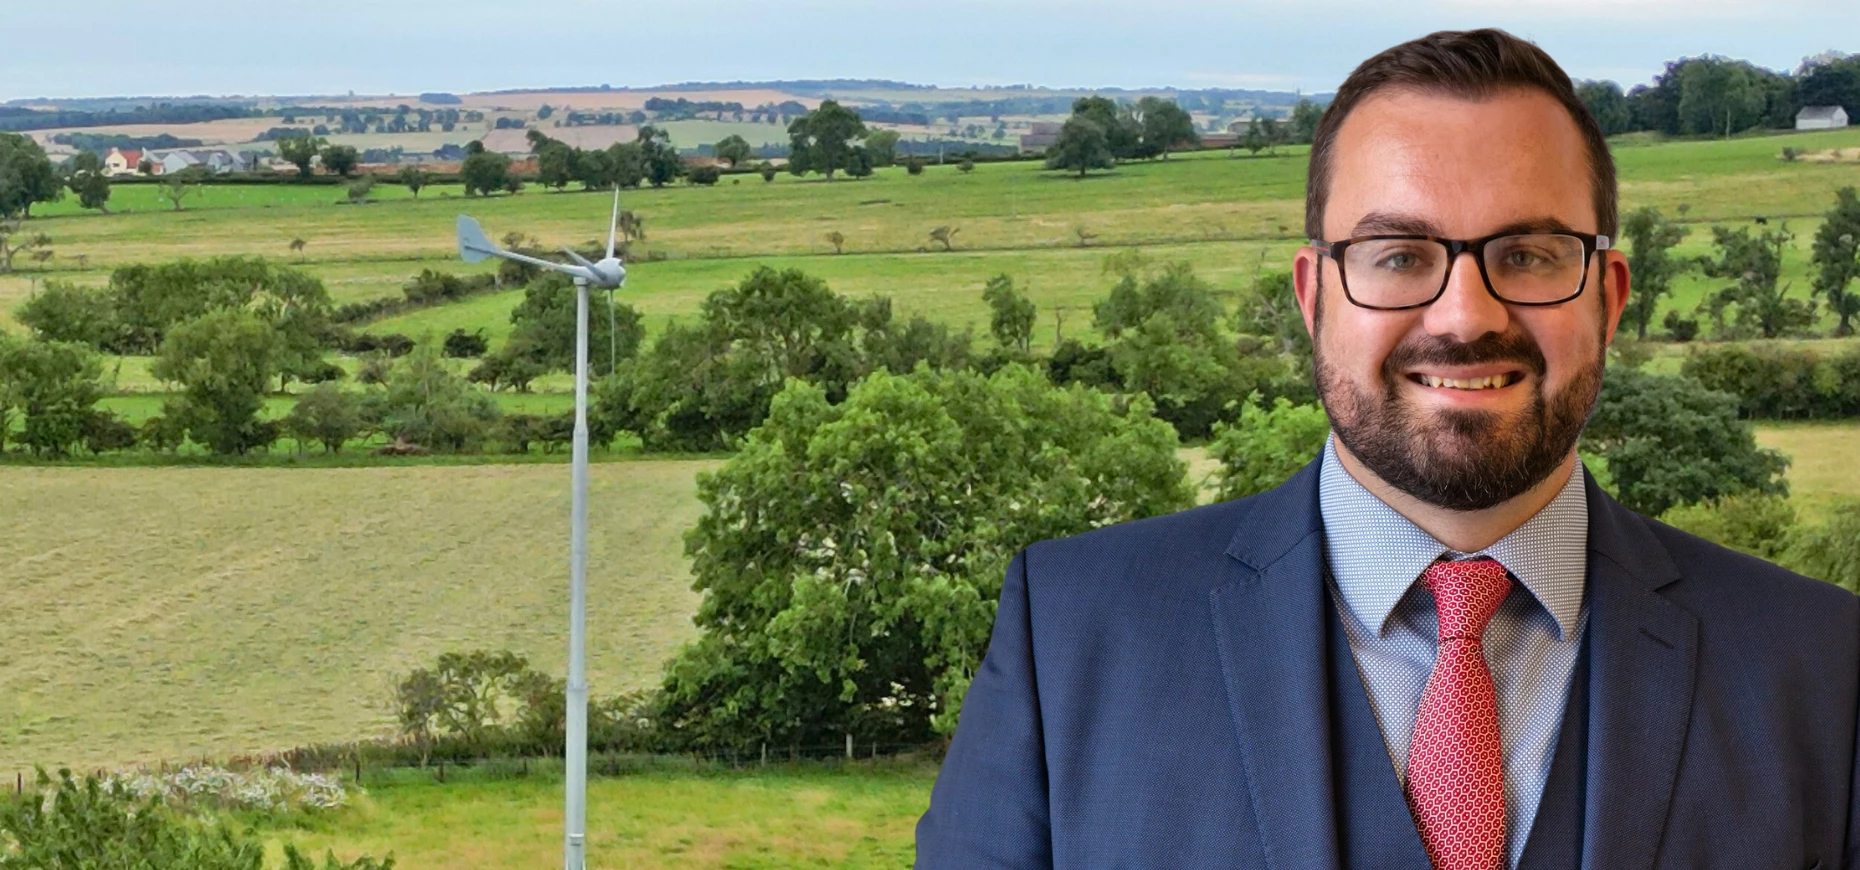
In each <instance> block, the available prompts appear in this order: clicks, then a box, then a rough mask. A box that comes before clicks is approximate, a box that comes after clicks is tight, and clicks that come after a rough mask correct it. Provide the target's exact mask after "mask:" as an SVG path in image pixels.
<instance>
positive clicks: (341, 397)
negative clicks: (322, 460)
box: [284, 381, 365, 453]
mask: <svg viewBox="0 0 1860 870" xmlns="http://www.w3.org/2000/svg"><path fill="white" fill-rule="evenodd" d="M364 425H365V424H364V422H363V420H362V410H361V403H360V402H357V401H356V399H355V397H354V396H351V395H349V394H348V393H345V392H343V391H342V388H341V387H338V386H336V384H335V383H334V382H333V381H325V382H324V383H320V384H317V385H316V386H315V387H314V388H312V389H311V390H310V392H307V393H305V394H303V395H302V396H299V397H298V399H297V404H295V405H293V406H291V412H290V413H289V414H287V415H285V417H284V431H285V432H287V433H289V434H290V435H291V436H292V437H294V438H296V439H297V440H298V441H300V442H307V441H314V442H317V443H318V444H321V445H323V452H324V453H340V452H342V445H343V443H344V442H346V441H348V440H349V439H351V438H354V437H355V436H357V435H360V434H361V432H362V428H363V426H364Z"/></svg>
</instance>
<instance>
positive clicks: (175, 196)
mask: <svg viewBox="0 0 1860 870" xmlns="http://www.w3.org/2000/svg"><path fill="white" fill-rule="evenodd" d="M206 177H207V168H206V167H204V166H189V167H187V168H186V169H183V170H181V171H179V172H170V173H167V174H165V175H163V176H162V177H161V192H162V196H165V197H167V198H168V202H169V204H171V205H173V206H174V210H175V211H180V210H181V201H182V200H184V199H186V198H187V197H188V195H189V194H192V193H193V192H194V191H196V190H199V189H200V183H201V182H202V181H205V180H206Z"/></svg>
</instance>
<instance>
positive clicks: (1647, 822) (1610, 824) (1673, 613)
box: [1582, 472, 1698, 870]
mask: <svg viewBox="0 0 1860 870" xmlns="http://www.w3.org/2000/svg"><path fill="white" fill-rule="evenodd" d="M1585 473H1586V472H1585ZM1588 486H1589V493H1588V498H1589V603H1590V610H1589V642H1590V645H1591V649H1590V654H1591V656H1592V659H1591V662H1590V664H1591V671H1590V673H1591V682H1590V685H1589V692H1590V699H1591V705H1590V707H1589V720H1590V730H1589V738H1590V739H1589V746H1588V780H1589V791H1588V795H1587V798H1586V804H1585V809H1584V818H1585V819H1586V820H1587V825H1586V829H1585V835H1584V842H1583V860H1582V866H1584V867H1597V868H1602V867H1606V868H1610V870H1614V868H1630V870H1637V868H1644V867H1651V866H1653V862H1654V859H1655V857H1656V856H1657V855H1658V853H1659V847H1660V841H1661V838H1662V836H1663V835H1664V833H1665V828H1666V818H1667V811H1668V808H1669V807H1670V806H1671V805H1672V799H1673V788H1674V784H1675V782H1676V781H1677V778H1678V772H1679V760H1680V756H1681V755H1682V753H1683V752H1684V749H1685V739H1686V733H1687V731H1688V730H1689V728H1690V722H1691V719H1692V698H1693V687H1694V683H1695V679H1696V677H1697V673H1696V669H1697V651H1698V619H1697V618H1696V617H1694V616H1693V615H1692V614H1690V613H1687V612H1686V611H1685V610H1682V609H1680V608H1679V607H1678V606H1676V605H1674V604H1673V603H1671V602H1669V601H1667V600H1666V598H1664V597H1663V596H1661V595H1660V594H1659V592H1658V590H1659V589H1660V588H1661V587H1664V586H1666V585H1668V584H1670V583H1672V582H1674V581H1676V580H1678V579H1679V571H1678V568H1677V567H1675V566H1674V565H1673V563H1672V560H1671V558H1670V557H1669V556H1668V555H1667V553H1666V549H1665V547H1663V546H1662V545H1661V544H1660V542H1659V540H1658V539H1656V538H1654V537H1653V534H1652V533H1651V532H1649V531H1648V530H1647V527H1646V524H1645V520H1643V519H1642V518H1641V517H1640V516H1639V515H1637V514H1634V513H1632V512H1631V511H1629V510H1628V509H1627V508H1624V507H1622V506H1621V505H1620V504H1619V503H1617V502H1616V501H1615V500H1614V499H1612V498H1609V497H1608V496H1607V495H1606V494H1604V493H1602V491H1601V490H1600V489H1599V488H1598V487H1596V486H1595V481H1594V478H1592V477H1591V478H1590V479H1589V481H1588Z"/></svg>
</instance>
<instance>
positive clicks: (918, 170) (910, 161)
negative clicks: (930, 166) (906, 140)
mask: <svg viewBox="0 0 1860 870" xmlns="http://www.w3.org/2000/svg"><path fill="white" fill-rule="evenodd" d="M904 171H905V172H907V173H910V174H911V175H922V174H924V161H923V158H921V157H906V158H905V159H904Z"/></svg>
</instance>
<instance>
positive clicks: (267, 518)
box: [0, 460, 715, 771]
mask: <svg viewBox="0 0 1860 870" xmlns="http://www.w3.org/2000/svg"><path fill="white" fill-rule="evenodd" d="M714 464H715V463H714V462H712V461H666V460H658V461H651V462H627V463H602V464H599V465H597V466H595V468H594V469H593V477H592V483H591V490H590V500H591V504H592V505H593V507H592V510H591V514H590V517H591V528H590V534H589V571H588V577H589V584H590V595H589V598H590V602H591V605H590V608H589V659H588V661H589V673H590V676H591V680H592V683H593V685H594V686H596V687H597V690H598V693H599V694H607V693H611V692H615V691H618V690H621V689H625V688H629V687H635V686H641V685H646V684H649V683H651V682H653V681H655V680H656V679H657V677H658V675H659V673H660V667H661V665H662V663H663V662H664V661H665V659H666V658H668V657H669V656H670V655H671V653H672V652H673V651H674V650H675V649H676V648H677V646H678V645H679V644H680V643H681V642H683V641H684V640H686V639H688V638H690V637H691V636H692V634H693V631H694V629H693V628H692V626H691V623H690V621H689V617H690V614H691V612H692V610H693V608H694V607H695V605H696V595H695V593H694V592H692V591H691V589H690V588H689V585H690V580H689V577H688V575H687V569H686V563H685V560H684V558H683V555H682V544H681V536H682V535H683V533H684V530H685V529H686V528H688V527H690V526H691V525H692V524H693V523H694V522H695V521H696V519H697V516H698V513H699V505H698V502H697V499H696V495H695V485H694V478H695V475H696V474H697V472H699V471H701V470H703V469H705V468H708V467H712V466H713V465H714ZM0 477H4V479H5V481H6V485H5V489H6V494H7V495H6V499H5V507H4V508H0V524H4V526H5V527H6V529H7V534H5V535H0V565H5V566H7V568H6V570H5V574H4V581H3V585H4V588H5V590H6V595H7V601H8V606H7V607H5V608H0V637H4V638H6V640H7V646H8V655H7V665H6V667H4V668H0V771H7V770H15V769H26V770H30V768H31V766H32V765H33V764H45V765H49V766H56V765H59V764H73V765H78V766H80V767H86V766H98V765H105V764H112V763H129V762H136V761H152V760H159V759H180V758H187V757H198V756H200V755H202V754H211V755H214V756H224V755H230V754H234V753H240V752H248V751H262V750H268V749H282V748H288V747H291V746H295V745H300V744H304V743H310V742H317V741H341V740H351V739H355V738H357V737H361V736H366V735H371V734H381V733H384V732H388V731H391V723H392V717H391V714H390V712H389V709H388V707H387V706H386V704H385V699H386V698H387V697H388V693H389V692H390V690H391V688H392V683H393V680H394V679H396V678H397V676H399V675H402V674H404V673H405V672H406V671H408V670H410V669H411V668H413V667H415V666H417V665H420V664H424V663H428V662H430V661H431V660H432V658H433V657H435V656H436V655H438V654H439V653H441V652H444V651H447V650H457V649H470V648H477V647H487V648H509V649H513V650H517V651H519V652H522V653H525V654H527V655H529V656H530V658H531V661H532V662H534V663H535V664H536V665H537V666H538V667H539V668H542V669H543V670H545V671H548V672H551V673H553V672H558V671H561V670H562V669H563V668H564V667H565V666H566V665H565V661H566V658H565V657H566V651H565V650H566V647H565V642H564V641H563V628H562V627H563V625H564V624H565V623H566V619H567V613H566V609H565V608H566V596H565V595H564V594H562V589H563V587H564V585H565V579H566V578H565V575H566V559H565V558H564V553H565V552H566V549H567V541H566V535H567V523H566V521H565V518H566V516H567V513H568V485H567V474H566V471H565V470H564V469H563V468H561V467H560V466H559V465H489V466H469V467H405V468H380V467H376V468H352V469H266V468H259V469H249V468H69V467H67V468H58V467H45V468H36V467H9V468H4V469H0Z"/></svg>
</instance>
